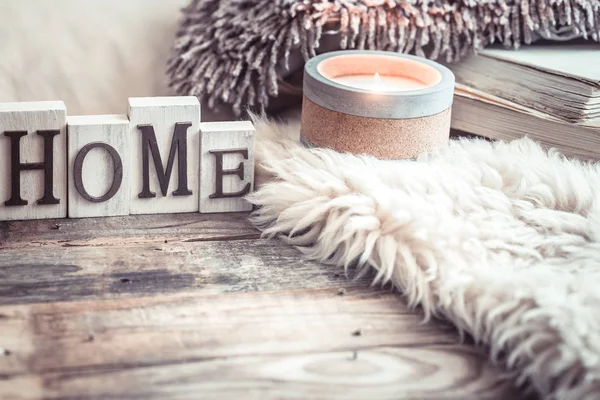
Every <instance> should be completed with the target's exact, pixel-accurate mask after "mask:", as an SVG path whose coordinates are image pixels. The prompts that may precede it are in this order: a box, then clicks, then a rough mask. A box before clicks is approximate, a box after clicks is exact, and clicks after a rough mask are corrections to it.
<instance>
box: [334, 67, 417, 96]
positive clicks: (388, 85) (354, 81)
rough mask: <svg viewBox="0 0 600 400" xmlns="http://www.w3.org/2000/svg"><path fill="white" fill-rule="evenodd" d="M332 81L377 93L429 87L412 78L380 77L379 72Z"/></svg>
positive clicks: (337, 78)
mask: <svg viewBox="0 0 600 400" xmlns="http://www.w3.org/2000/svg"><path fill="white" fill-rule="evenodd" d="M330 79H331V80H332V81H334V82H337V83H340V84H342V85H345V86H349V87H354V88H358V89H366V90H373V91H375V92H397V91H408V90H419V89H423V88H424V87H427V86H428V85H427V84H426V83H424V82H421V81H420V80H418V79H415V78H412V77H407V76H390V75H383V76H380V75H379V73H378V72H376V73H375V74H374V75H366V74H361V75H345V76H337V77H333V78H330Z"/></svg>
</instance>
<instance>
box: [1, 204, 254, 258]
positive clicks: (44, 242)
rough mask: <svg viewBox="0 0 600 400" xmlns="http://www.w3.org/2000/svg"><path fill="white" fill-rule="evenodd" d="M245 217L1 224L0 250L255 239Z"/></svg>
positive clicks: (170, 216) (174, 216)
mask: <svg viewBox="0 0 600 400" xmlns="http://www.w3.org/2000/svg"><path fill="white" fill-rule="evenodd" d="M247 218H248V213H232V214H215V215H203V214H198V213H188V214H164V215H161V214H158V215H136V216H123V217H111V218H90V219H88V218H84V219H56V220H45V221H19V222H7V221H5V222H0V250H7V249H23V248H32V247H42V248H46V247H53V246H57V249H56V251H57V253H55V256H59V254H58V252H60V251H62V248H65V247H73V246H96V247H99V246H109V247H114V246H122V245H128V244H133V243H139V244H147V245H149V244H164V243H165V240H166V241H167V243H169V242H174V241H181V242H190V243H195V242H203V241H214V240H228V239H232V240H238V239H255V238H258V237H259V236H260V234H259V232H258V231H257V230H256V229H254V228H253V227H252V226H251V225H250V224H249V223H248V221H247Z"/></svg>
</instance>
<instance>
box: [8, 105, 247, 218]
mask: <svg viewBox="0 0 600 400" xmlns="http://www.w3.org/2000/svg"><path fill="white" fill-rule="evenodd" d="M200 116H201V112H200V104H199V102H198V99H197V98H196V97H193V96H182V97H147V98H130V99H129V110H128V113H127V115H91V116H67V110H66V107H65V104H64V103H63V102H62V101H43V102H42V101H40V102H27V103H3V104H0V221H6V220H25V219H42V218H66V217H67V216H68V217H70V218H83V217H101V216H114V215H128V214H163V213H181V212H198V211H199V212H203V213H214V212H237V211H249V210H251V209H252V205H251V204H249V203H248V202H246V200H244V196H245V195H246V194H248V193H250V192H251V191H252V190H253V187H254V126H253V125H252V123H251V122H249V121H230V122H204V123H201V122H200Z"/></svg>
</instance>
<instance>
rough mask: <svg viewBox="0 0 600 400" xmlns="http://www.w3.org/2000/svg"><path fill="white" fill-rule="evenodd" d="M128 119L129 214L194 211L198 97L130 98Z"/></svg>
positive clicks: (196, 178) (198, 120) (195, 204)
mask: <svg viewBox="0 0 600 400" xmlns="http://www.w3.org/2000/svg"><path fill="white" fill-rule="evenodd" d="M129 120H130V122H131V125H130V134H131V137H132V140H131V176H130V188H131V192H130V193H131V195H130V209H129V212H130V214H165V213H179V212H195V211H198V202H199V200H198V199H199V195H198V192H199V190H198V189H199V182H198V181H199V173H200V172H199V169H200V164H199V162H200V161H199V157H198V148H199V124H200V103H199V102H198V99H197V98H196V97H193V96H182V97H138V98H130V99H129ZM155 139H156V140H155ZM177 139H180V140H177ZM157 158H159V159H157ZM180 171H181V174H180Z"/></svg>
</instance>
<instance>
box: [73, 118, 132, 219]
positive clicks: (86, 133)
mask: <svg viewBox="0 0 600 400" xmlns="http://www.w3.org/2000/svg"><path fill="white" fill-rule="evenodd" d="M67 130H68V135H69V151H68V153H69V218H83V217H105V216H110V215H127V214H129V196H130V195H129V175H130V167H129V160H130V158H131V153H130V151H131V146H130V141H131V135H130V133H129V119H127V116H126V115H92V116H80V117H79V116H78V117H68V118H67Z"/></svg>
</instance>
